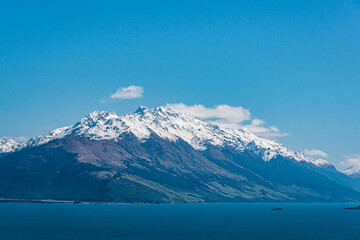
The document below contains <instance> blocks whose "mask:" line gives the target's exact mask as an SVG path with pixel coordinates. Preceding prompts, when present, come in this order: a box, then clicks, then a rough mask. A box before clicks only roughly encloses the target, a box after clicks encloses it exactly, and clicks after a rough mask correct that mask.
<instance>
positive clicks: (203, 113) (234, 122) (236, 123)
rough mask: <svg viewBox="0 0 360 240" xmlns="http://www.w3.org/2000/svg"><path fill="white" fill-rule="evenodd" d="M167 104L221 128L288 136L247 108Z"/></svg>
mask: <svg viewBox="0 0 360 240" xmlns="http://www.w3.org/2000/svg"><path fill="white" fill-rule="evenodd" d="M167 106H168V107H169V108H171V109H173V110H175V111H178V112H183V113H188V114H190V115H193V116H194V117H196V118H199V119H202V120H204V121H207V122H210V123H213V124H216V125H218V126H220V127H223V128H235V129H244V128H245V129H247V130H248V131H249V132H252V133H254V134H256V135H258V136H260V137H267V138H273V137H283V136H288V135H289V134H287V133H282V132H280V130H279V129H278V128H277V127H276V126H267V125H266V123H265V121H264V120H261V119H257V118H254V119H252V117H251V113H250V111H249V110H248V109H246V108H243V107H241V106H239V107H233V106H229V105H225V104H224V105H217V106H214V107H212V108H207V107H205V106H204V105H201V104H197V105H192V106H189V105H186V104H183V103H177V104H167ZM246 121H251V122H250V123H249V124H244V122H246Z"/></svg>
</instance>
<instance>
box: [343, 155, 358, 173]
mask: <svg viewBox="0 0 360 240" xmlns="http://www.w3.org/2000/svg"><path fill="white" fill-rule="evenodd" d="M340 165H342V166H344V167H346V170H345V171H344V173H345V174H353V173H356V172H359V171H360V154H353V155H349V156H346V160H345V161H341V162H340Z"/></svg>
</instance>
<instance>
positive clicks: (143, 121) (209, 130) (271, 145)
mask: <svg viewBox="0 0 360 240" xmlns="http://www.w3.org/2000/svg"><path fill="white" fill-rule="evenodd" d="M123 133H132V134H134V135H135V136H136V137H137V138H138V139H139V140H140V141H144V140H146V139H148V138H149V137H150V136H151V134H152V133H155V134H157V135H158V136H160V137H161V138H164V139H168V140H170V141H176V140H178V139H182V140H184V141H185V142H187V143H189V144H190V145H191V146H192V147H194V148H195V149H197V150H206V149H207V147H208V145H213V146H218V147H233V148H236V149H237V150H239V151H244V150H251V151H252V152H254V153H256V154H258V155H259V156H260V157H261V158H262V159H263V160H265V161H269V160H271V159H272V158H274V157H276V156H283V157H287V158H292V159H295V160H296V161H306V162H310V163H313V164H314V165H316V166H324V165H326V164H329V163H327V162H326V161H325V160H321V161H319V160H314V159H312V158H310V157H308V156H305V155H304V154H303V153H301V152H292V151H290V150H288V149H287V148H286V147H285V146H284V145H282V144H279V143H277V142H275V141H272V140H268V139H263V138H260V137H257V136H256V135H255V134H252V133H250V132H248V131H246V130H244V129H223V128H220V127H218V126H217V125H214V124H211V123H206V122H204V121H201V120H199V119H197V118H194V117H193V116H191V115H189V114H186V113H179V112H176V111H174V110H172V109H170V108H168V107H156V108H152V109H148V108H146V107H144V106H140V107H139V108H138V109H137V110H136V111H135V112H134V113H130V114H125V115H122V116H118V115H116V114H115V113H114V112H111V113H110V112H106V111H94V112H92V113H89V114H88V115H86V116H85V117H84V118H83V119H81V120H80V121H79V122H77V123H76V124H75V125H73V126H69V127H64V128H59V129H55V130H53V131H51V132H49V133H47V134H45V135H42V136H39V137H36V138H32V139H31V140H30V141H29V142H28V144H27V146H28V147H31V146H39V145H41V144H44V143H47V142H49V141H51V140H54V139H58V138H62V137H66V136H70V135H79V136H83V137H87V138H90V139H92V140H111V141H117V140H118V139H119V138H120V137H121V134H123Z"/></svg>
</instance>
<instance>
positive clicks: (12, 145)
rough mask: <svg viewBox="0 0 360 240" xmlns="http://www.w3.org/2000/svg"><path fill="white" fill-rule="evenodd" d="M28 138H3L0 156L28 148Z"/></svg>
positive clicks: (0, 141) (0, 142)
mask: <svg viewBox="0 0 360 240" xmlns="http://www.w3.org/2000/svg"><path fill="white" fill-rule="evenodd" d="M27 140H28V138H27V137H1V138H0V154H4V153H10V152H14V151H16V150H18V149H20V148H23V147H25V146H26V142H27Z"/></svg>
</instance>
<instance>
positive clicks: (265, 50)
mask: <svg viewBox="0 0 360 240" xmlns="http://www.w3.org/2000/svg"><path fill="white" fill-rule="evenodd" d="M129 85H137V86H141V87H143V88H144V95H143V97H142V98H137V99H128V100H118V101H113V102H111V101H108V102H106V103H102V102H101V101H100V100H101V99H104V98H106V97H109V96H110V94H112V93H114V92H115V91H116V89H118V88H120V87H126V86H129ZM167 103H184V104H187V105H193V104H203V105H205V106H206V107H213V106H215V105H219V104H227V105H230V106H242V107H244V108H246V109H249V110H250V111H251V113H252V115H253V116H254V117H256V118H260V119H264V120H265V121H266V122H267V123H269V124H270V125H276V126H277V127H278V128H279V129H280V130H281V131H282V132H287V133H289V134H290V136H287V137H282V138H279V140H278V141H280V142H282V143H284V144H285V145H286V146H288V147H289V148H290V149H293V150H303V149H306V148H307V149H321V150H323V151H325V152H326V153H327V154H329V157H328V158H327V160H328V161H330V162H331V163H334V164H337V163H338V162H339V161H341V160H344V158H345V156H348V155H351V154H358V153H360V127H359V122H360V2H359V1H347V0H343V1H331V0H327V1H177V2H175V1H83V2H81V1H76V3H75V2H74V1H58V2H57V3H49V1H31V2H30V1H23V2H21V1H5V0H2V1H0V111H1V118H0V136H8V135H10V136H23V135H25V136H29V137H31V136H34V135H39V134H43V133H45V132H47V131H49V128H55V127H61V126H65V125H70V124H73V123H75V122H76V121H78V120H79V119H80V118H82V117H83V116H84V115H86V114H87V113H89V112H91V111H93V110H108V111H112V110H114V111H115V112H116V113H117V114H123V113H128V112H133V111H134V110H136V108H137V106H138V105H146V106H148V107H155V106H161V105H165V104H167Z"/></svg>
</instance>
